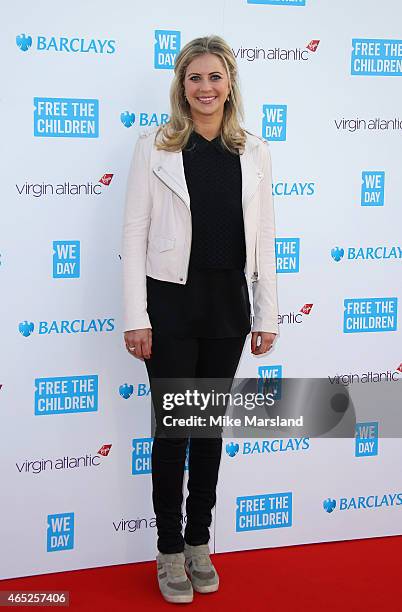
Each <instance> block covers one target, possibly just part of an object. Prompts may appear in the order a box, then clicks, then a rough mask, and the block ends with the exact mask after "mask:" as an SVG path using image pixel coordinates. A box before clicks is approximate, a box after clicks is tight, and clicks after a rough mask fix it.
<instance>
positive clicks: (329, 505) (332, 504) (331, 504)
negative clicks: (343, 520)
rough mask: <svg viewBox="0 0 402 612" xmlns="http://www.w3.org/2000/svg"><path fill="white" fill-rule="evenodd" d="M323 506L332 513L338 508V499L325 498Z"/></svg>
mask: <svg viewBox="0 0 402 612" xmlns="http://www.w3.org/2000/svg"><path fill="white" fill-rule="evenodd" d="M322 507H323V508H324V510H325V512H328V513H329V514H330V513H331V512H333V511H334V510H335V508H336V500H335V499H331V498H330V497H328V499H324V501H323V502H322Z"/></svg>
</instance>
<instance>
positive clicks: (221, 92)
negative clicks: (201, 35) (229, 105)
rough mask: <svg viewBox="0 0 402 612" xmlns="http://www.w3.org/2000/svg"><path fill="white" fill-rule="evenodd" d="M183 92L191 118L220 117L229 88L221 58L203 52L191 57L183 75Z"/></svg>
mask: <svg viewBox="0 0 402 612" xmlns="http://www.w3.org/2000/svg"><path fill="white" fill-rule="evenodd" d="M184 92H185V94H186V96H187V100H188V103H189V105H190V110H191V115H192V117H193V118H197V116H198V117H205V116H211V115H212V116H213V115H216V116H217V117H222V115H223V107H224V105H225V101H226V98H227V97H228V95H229V92H230V89H229V79H228V77H227V74H226V70H225V67H224V65H223V63H222V61H221V59H220V58H219V57H218V56H217V55H214V54H213V53H204V54H203V55H199V56H198V57H196V58H195V59H193V61H192V62H191V63H190V64H189V65H188V66H187V70H186V74H185V76H184Z"/></svg>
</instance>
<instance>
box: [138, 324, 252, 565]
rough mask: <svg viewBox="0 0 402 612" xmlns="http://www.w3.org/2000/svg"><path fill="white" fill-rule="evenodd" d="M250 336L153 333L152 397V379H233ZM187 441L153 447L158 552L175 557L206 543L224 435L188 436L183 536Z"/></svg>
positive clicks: (171, 440) (157, 441)
mask: <svg viewBox="0 0 402 612" xmlns="http://www.w3.org/2000/svg"><path fill="white" fill-rule="evenodd" d="M246 337H247V336H242V337H239V338H175V337H172V336H164V335H159V334H158V333H157V332H153V334H152V356H151V358H150V359H145V365H146V368H147V372H148V377H149V381H150V386H151V393H152V381H153V378H154V377H155V378H194V377H200V378H226V379H233V378H234V376H235V373H236V370H237V366H238V363H239V360H240V357H241V354H242V351H243V347H244V343H245V339H246ZM187 444H188V439H187V438H184V437H182V438H169V437H166V438H163V437H158V436H157V435H155V438H154V443H153V448H152V485H153V492H152V500H153V506H154V511H155V516H156V526H157V531H158V542H157V546H158V550H159V551H160V552H161V553H165V554H168V553H177V552H182V551H183V550H184V541H186V542H187V544H190V545H192V546H198V545H200V544H207V543H208V541H209V527H210V525H211V521H212V514H211V510H212V508H213V507H214V505H215V502H216V485H217V481H218V471H219V465H220V460H221V452H222V437H217V438H198V437H192V438H190V448H189V475H188V484H187V487H188V492H189V494H188V497H187V501H186V513H187V523H186V527H185V531H184V538H183V535H182V502H183V475H184V464H185V459H186V447H187Z"/></svg>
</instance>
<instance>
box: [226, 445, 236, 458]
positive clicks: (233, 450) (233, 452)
mask: <svg viewBox="0 0 402 612" xmlns="http://www.w3.org/2000/svg"><path fill="white" fill-rule="evenodd" d="M238 452H239V445H238V444H237V443H236V444H235V443H234V442H229V443H228V444H226V453H227V454H228V455H229V457H234V456H235V455H237V453H238Z"/></svg>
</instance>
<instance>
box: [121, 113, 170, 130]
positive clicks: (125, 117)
mask: <svg viewBox="0 0 402 612" xmlns="http://www.w3.org/2000/svg"><path fill="white" fill-rule="evenodd" d="M168 120H169V115H168V114H167V113H160V114H159V115H158V114H157V113H138V115H135V113H130V111H127V110H126V111H124V112H123V113H121V114H120V121H121V123H122V124H123V125H124V127H126V128H130V127H132V126H133V125H134V124H135V123H136V124H137V125H139V126H140V127H144V126H150V127H158V126H159V125H163V124H165V123H167V122H168Z"/></svg>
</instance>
